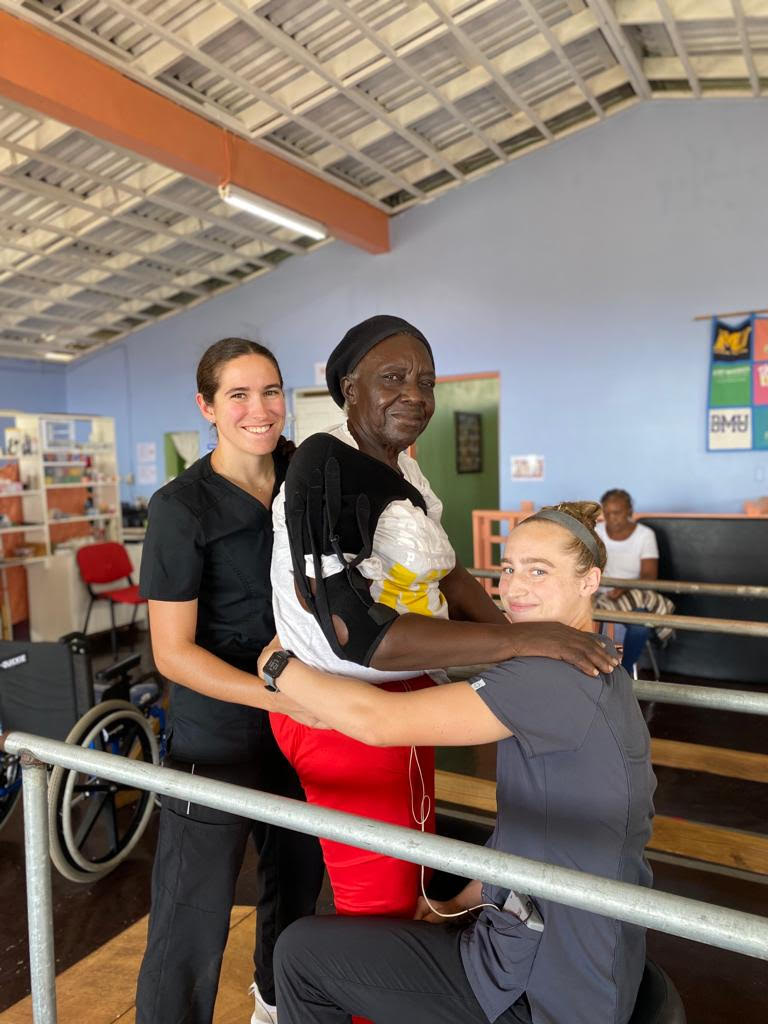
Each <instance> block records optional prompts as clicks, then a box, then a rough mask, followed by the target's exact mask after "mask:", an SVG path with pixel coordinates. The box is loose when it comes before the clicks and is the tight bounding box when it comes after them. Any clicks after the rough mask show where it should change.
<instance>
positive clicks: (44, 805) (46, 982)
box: [21, 751, 56, 1024]
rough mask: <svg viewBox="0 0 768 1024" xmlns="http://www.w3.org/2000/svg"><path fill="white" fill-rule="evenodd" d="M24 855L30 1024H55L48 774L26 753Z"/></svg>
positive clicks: (24, 766)
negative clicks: (30, 991) (31, 1020)
mask: <svg viewBox="0 0 768 1024" xmlns="http://www.w3.org/2000/svg"><path fill="white" fill-rule="evenodd" d="M21 768H22V779H23V790H22V793H23V797H24V854H25V859H26V869H27V920H28V922H29V975H30V982H31V985H32V1019H33V1021H34V1024H56V964H55V960H54V954H53V898H52V895H51V862H50V859H49V853H48V771H47V769H46V766H45V765H44V764H42V762H40V761H38V760H37V759H36V758H35V757H33V756H32V755H31V754H29V753H27V752H26V751H25V752H24V753H22V755H21Z"/></svg>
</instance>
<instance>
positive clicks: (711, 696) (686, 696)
mask: <svg viewBox="0 0 768 1024" xmlns="http://www.w3.org/2000/svg"><path fill="white" fill-rule="evenodd" d="M487 668H488V666H487V665H462V666H456V667H455V668H451V669H449V670H448V673H449V678H450V679H451V680H452V681H454V682H459V681H461V680H464V679H471V678H472V677H473V676H479V675H482V674H483V672H484V671H485V670H486V669H487ZM632 687H633V689H634V693H635V696H636V697H637V699H638V700H655V701H658V702H659V703H660V704H683V705H686V706H689V707H697V708H710V709H712V710H714V711H737V712H741V713H742V714H745V715H768V693H764V692H760V691H752V690H726V689H725V688H724V687H718V686H697V685H696V684H694V683H685V684H683V683H667V682H664V680H659V681H653V682H652V681H651V680H649V679H635V680H633V683H632Z"/></svg>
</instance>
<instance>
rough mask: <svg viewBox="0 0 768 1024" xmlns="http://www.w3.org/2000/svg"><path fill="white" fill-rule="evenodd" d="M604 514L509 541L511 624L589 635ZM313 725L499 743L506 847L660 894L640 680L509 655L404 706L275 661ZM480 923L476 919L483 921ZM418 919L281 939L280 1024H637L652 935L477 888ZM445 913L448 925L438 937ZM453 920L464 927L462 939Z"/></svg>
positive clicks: (573, 506)
mask: <svg viewBox="0 0 768 1024" xmlns="http://www.w3.org/2000/svg"><path fill="white" fill-rule="evenodd" d="M599 511H600V507H599V505H598V504H597V503H596V502H575V503H569V504H563V505H559V506H557V507H556V508H546V509H542V510H541V511H540V512H538V513H537V514H536V515H534V516H532V517H531V518H529V519H526V520H525V521H524V522H522V523H521V524H520V525H519V526H517V527H516V528H515V529H514V530H513V531H512V533H511V534H510V536H509V538H508V541H507V546H506V550H505V553H504V560H503V569H502V577H501V583H500V594H501V599H502V602H503V605H504V608H505V609H506V612H507V614H508V615H509V617H510V619H511V620H512V622H514V623H533V622H546V621H557V622H562V623H565V624H567V625H569V626H571V627H574V628H576V629H579V630H583V631H585V632H589V631H590V630H591V629H592V598H593V595H594V594H595V592H596V591H597V589H598V586H599V584H600V577H601V569H602V567H603V565H604V563H605V548H604V546H603V543H602V541H601V540H600V539H599V537H598V536H597V535H596V534H595V532H594V525H595V521H596V519H597V515H598V513H599ZM268 661H269V666H268V668H267V670H266V674H267V676H269V675H270V674H271V673H274V672H275V669H276V668H277V678H274V677H273V685H276V686H277V687H279V689H280V691H281V692H284V693H285V694H286V695H287V696H288V697H289V698H290V699H291V700H292V701H294V702H296V703H298V704H300V705H302V706H303V708H304V709H305V710H306V712H307V713H308V714H315V715H317V716H318V718H319V719H320V720H322V721H323V722H325V723H327V724H328V725H329V726H330V727H332V728H333V729H337V730H339V731H340V732H344V733H346V734H347V735H349V736H352V737H354V738H355V739H357V740H359V741H362V742H364V743H368V744H372V745H374V746H381V747H387V746H395V745H406V744H418V745H422V744H441V745H455V746H464V745H467V744H479V743H490V742H494V741H498V757H497V787H496V797H497V804H498V817H497V821H496V828H495V830H494V833H493V835H492V837H491V839H490V840H489V843H488V845H489V846H490V847H491V848H492V849H495V850H501V851H504V852H507V853H514V854H518V855H520V856H524V857H531V858H534V859H537V860H542V861H547V862H549V863H553V864H560V865H565V866H568V867H571V868H576V869H577V870H581V871H587V872H592V873H594V874H598V875H602V876H604V877H607V878H615V879H620V880H622V881H625V882H630V883H633V884H639V885H645V886H649V885H650V884H651V872H650V869H649V867H648V865H647V863H646V861H645V858H644V854H643V850H644V848H645V844H646V841H647V840H648V838H649V836H650V831H651V828H650V825H651V817H652V815H653V804H652V797H653V791H654V788H655V779H654V775H653V771H652V769H651V764H650V741H649V736H648V730H647V728H646V726H645V723H644V721H643V718H642V715H641V714H640V709H639V707H638V704H637V701H636V700H635V698H634V695H633V692H632V681H631V680H630V678H629V676H628V675H627V673H626V671H625V670H624V669H623V668H621V666H618V667H616V668H615V669H614V670H613V671H612V672H610V673H604V674H602V675H599V676H597V677H592V676H588V675H586V674H584V673H582V672H580V671H578V670H577V669H576V668H574V667H573V666H572V665H569V664H566V663H564V662H562V661H556V660H554V659H552V658H546V657H539V658H537V657H533V658H515V659H514V660H511V661H507V662H505V663H503V664H501V665H496V666H493V667H492V668H490V669H488V670H486V671H483V672H482V674H481V675H480V676H477V677H475V678H474V679H472V680H470V681H469V682H464V683H452V684H447V685H444V686H439V687H434V688H427V689H422V690H419V691H418V692H410V693H393V692H387V691H385V690H383V689H381V688H379V687H375V686H367V685H364V684H362V683H361V682H359V681H357V680H354V679H351V678H348V677H343V676H337V675H330V674H326V673H323V672H321V671H319V670H318V669H314V668H310V667H308V666H306V665H304V664H303V663H302V662H300V661H298V659H295V658H293V657H291V656H290V655H289V654H288V652H281V651H279V649H277V648H274V647H273V648H272V649H271V650H266V651H265V652H263V654H262V656H261V658H260V659H259V671H260V673H262V674H264V671H265V665H266V664H267V662H268ZM478 911H479V913H477V914H475V912H478ZM417 918H420V919H418V920H411V921H407V920H400V921H397V920H393V919H392V918H372V917H357V918H350V917H321V918H306V919H304V920H302V921H300V922H297V923H296V924H294V925H292V926H291V927H290V928H288V929H287V931H286V932H285V933H284V934H283V936H282V937H281V939H280V941H279V942H278V950H277V965H278V966H277V975H276V976H277V1003H278V1012H279V1015H280V1024H336V1022H338V1024H340V1022H346V1021H348V1020H349V1015H350V1014H364V1015H365V1016H366V1017H369V1018H370V1019H371V1020H373V1021H375V1022H376V1024H402V1022H404V1021H418V1022H419V1024H454V1022H455V1024H472V1022H476V1024H484V1022H487V1021H497V1022H499V1024H513V1022H518V1024H531V1022H543V1021H547V1022H549V1024H596V1022H599V1024H626V1022H627V1021H628V1020H629V1018H630V1016H631V1014H632V1010H633V1007H634V1003H635V999H636V995H637V990H638V986H639V983H640V978H641V976H642V972H643V967H644V962H645V933H644V929H642V928H639V927H637V926H635V925H629V924H625V923H623V922H620V921H614V920H610V919H609V918H607V917H602V916H600V915H597V914H590V913H586V912H585V911H581V910H576V909H573V908H571V907H567V906H564V905H562V904H558V903H554V902H550V901H548V900H543V899H539V900H536V901H535V903H534V901H532V900H531V898H530V897H528V896H526V895H525V894H517V893H515V892H514V891H513V892H510V891H509V890H504V889H501V888H499V887H497V886H491V885H484V884H483V883H482V882H480V881H476V882H471V883H470V884H469V885H468V886H467V887H466V888H465V889H464V890H463V891H462V892H461V893H460V894H459V895H458V896H457V897H455V898H454V899H453V900H450V901H447V902H440V903H438V904H437V905H435V904H433V903H429V902H428V901H427V900H426V897H424V899H423V900H422V902H421V904H420V906H419V909H418V911H417ZM445 918H448V919H450V920H452V922H453V925H454V926H453V927H450V926H449V927H446V926H444V925H437V926H436V925H435V924H434V923H433V922H437V921H440V920H443V919H445ZM457 925H458V926H457Z"/></svg>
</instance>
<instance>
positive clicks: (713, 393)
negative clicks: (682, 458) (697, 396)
mask: <svg viewBox="0 0 768 1024" xmlns="http://www.w3.org/2000/svg"><path fill="white" fill-rule="evenodd" d="M755 449H757V450H766V449H768V317H765V316H756V315H755V314H752V315H751V316H748V317H747V318H746V319H745V320H742V321H740V322H739V323H727V322H725V321H723V320H719V319H718V318H717V317H712V339H711V347H710V369H709V402H708V409H707V451H710V452H724V451H752V450H755Z"/></svg>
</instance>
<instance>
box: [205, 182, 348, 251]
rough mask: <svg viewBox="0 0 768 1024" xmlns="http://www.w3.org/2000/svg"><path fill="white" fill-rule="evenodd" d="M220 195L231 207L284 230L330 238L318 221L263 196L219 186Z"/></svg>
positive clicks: (229, 186) (232, 186)
mask: <svg viewBox="0 0 768 1024" xmlns="http://www.w3.org/2000/svg"><path fill="white" fill-rule="evenodd" d="M219 195H220V196H221V198H222V199H223V200H224V202H225V203H227V204H228V205H229V206H234V207H236V208H237V209H238V210H244V211H245V212H246V213H251V214H253V216H254V217H262V218H263V219H264V220H269V221H272V223H273V224H279V225H280V226H281V227H283V228H290V229H291V231H298V232H299V234H300V235H306V236H307V238H314V239H316V240H317V241H321V240H322V239H323V238H327V236H328V232H327V231H326V230H325V228H324V227H323V225H322V224H319V223H318V222H317V221H316V220H309V219H308V218H307V217H302V216H300V215H299V214H298V213H293V212H292V211H291V210H286V209H285V207H283V206H278V205H277V204H276V203H270V202H269V200H268V199H262V198H261V196H255V195H253V193H252V192H246V191H245V189H242V188H238V187H237V186H236V185H219Z"/></svg>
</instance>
